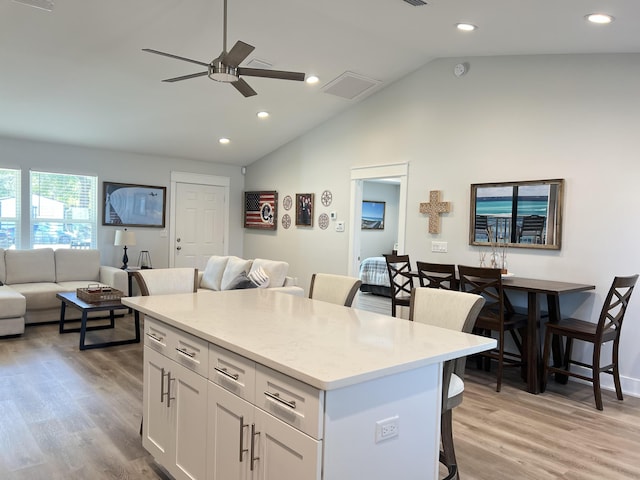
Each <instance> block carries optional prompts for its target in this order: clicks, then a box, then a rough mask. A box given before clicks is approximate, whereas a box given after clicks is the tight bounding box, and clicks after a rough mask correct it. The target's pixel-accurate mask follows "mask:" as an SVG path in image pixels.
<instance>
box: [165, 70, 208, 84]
mask: <svg viewBox="0 0 640 480" xmlns="http://www.w3.org/2000/svg"><path fill="white" fill-rule="evenodd" d="M208 74H209V71H208V70H207V71H206V72H200V73H192V74H190V75H183V76H181V77H174V78H167V79H166V80H162V81H163V82H179V81H180V80H189V79H190V78H196V77H204V76H205V75H208Z"/></svg>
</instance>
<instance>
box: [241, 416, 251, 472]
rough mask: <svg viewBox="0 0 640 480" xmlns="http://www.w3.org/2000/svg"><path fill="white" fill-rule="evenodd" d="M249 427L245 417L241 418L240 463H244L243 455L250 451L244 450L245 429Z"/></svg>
mask: <svg viewBox="0 0 640 480" xmlns="http://www.w3.org/2000/svg"><path fill="white" fill-rule="evenodd" d="M248 426H249V424H247V425H245V423H244V417H243V416H240V458H239V460H240V463H242V454H243V453H244V452H248V451H249V449H248V448H244V428H245V427H248Z"/></svg>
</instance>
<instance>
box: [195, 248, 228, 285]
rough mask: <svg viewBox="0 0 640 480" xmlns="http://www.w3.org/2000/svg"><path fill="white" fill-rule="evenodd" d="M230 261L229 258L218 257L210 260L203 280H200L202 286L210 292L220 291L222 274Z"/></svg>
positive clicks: (215, 256)
mask: <svg viewBox="0 0 640 480" xmlns="http://www.w3.org/2000/svg"><path fill="white" fill-rule="evenodd" d="M228 261H229V257H221V256H218V255H214V256H212V257H211V258H209V260H208V261H207V266H206V267H205V268H204V273H203V274H202V280H200V286H201V287H202V288H208V289H210V290H220V289H221V287H220V285H221V284H222V274H223V273H224V269H225V267H226V266H227V262H228Z"/></svg>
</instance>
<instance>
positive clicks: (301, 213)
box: [296, 193, 313, 227]
mask: <svg viewBox="0 0 640 480" xmlns="http://www.w3.org/2000/svg"><path fill="white" fill-rule="evenodd" d="M296 225H297V226H300V227H313V193H296Z"/></svg>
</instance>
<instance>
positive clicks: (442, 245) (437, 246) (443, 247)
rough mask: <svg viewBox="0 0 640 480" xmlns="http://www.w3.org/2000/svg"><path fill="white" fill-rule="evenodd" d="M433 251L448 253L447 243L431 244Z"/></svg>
mask: <svg viewBox="0 0 640 480" xmlns="http://www.w3.org/2000/svg"><path fill="white" fill-rule="evenodd" d="M431 251H432V252H436V253H447V242H431Z"/></svg>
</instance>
